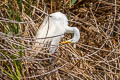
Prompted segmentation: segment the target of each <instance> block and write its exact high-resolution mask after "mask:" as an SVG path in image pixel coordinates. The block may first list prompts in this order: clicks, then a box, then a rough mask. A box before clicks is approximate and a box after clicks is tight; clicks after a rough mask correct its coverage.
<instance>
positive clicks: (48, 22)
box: [36, 12, 80, 53]
mask: <svg viewBox="0 0 120 80" xmlns="http://www.w3.org/2000/svg"><path fill="white" fill-rule="evenodd" d="M64 33H74V37H73V38H72V39H70V40H68V41H71V42H73V43H75V42H77V41H78V40H79V38H80V32H79V30H78V29H77V28H76V27H69V26H68V19H67V17H66V15H65V14H63V13H61V12H55V13H52V14H50V16H47V17H46V18H45V19H44V21H43V23H42V25H41V26H40V28H39V29H38V32H37V34H36V42H37V43H36V45H37V46H41V47H43V46H44V45H45V44H49V46H50V50H49V52H51V53H54V52H55V50H56V46H58V45H59V42H60V40H61V38H62V37H64ZM38 43H42V44H40V45H39V44H38ZM43 43H45V44H43Z"/></svg>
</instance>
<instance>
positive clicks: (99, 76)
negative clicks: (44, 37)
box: [0, 0, 120, 80]
mask: <svg viewBox="0 0 120 80" xmlns="http://www.w3.org/2000/svg"><path fill="white" fill-rule="evenodd" d="M72 1H73V2H72ZM71 2H72V3H71ZM119 10H120V1H119V0H78V1H77V0H1V1H0V80H11V79H12V80H119V79H120V15H119V14H120V11H119ZM57 11H60V12H63V13H64V14H66V15H67V17H68V19H69V24H70V26H76V27H78V28H79V30H80V32H81V34H80V35H81V36H80V41H79V42H78V43H76V44H64V45H61V44H60V45H59V46H58V47H57V51H56V53H55V54H51V53H48V50H49V47H44V48H43V49H42V50H41V51H38V50H36V49H34V48H33V47H34V43H35V41H34V40H35V34H36V32H37V30H38V28H39V27H40V24H41V23H42V21H43V20H44V17H45V16H47V15H48V13H49V14H50V13H53V12H57ZM71 37H72V35H70V34H65V37H64V38H63V39H64V40H67V39H70V38H71Z"/></svg>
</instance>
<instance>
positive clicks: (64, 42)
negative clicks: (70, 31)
mask: <svg viewBox="0 0 120 80" xmlns="http://www.w3.org/2000/svg"><path fill="white" fill-rule="evenodd" d="M67 43H72V42H71V41H63V42H61V44H67Z"/></svg>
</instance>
